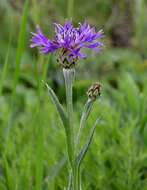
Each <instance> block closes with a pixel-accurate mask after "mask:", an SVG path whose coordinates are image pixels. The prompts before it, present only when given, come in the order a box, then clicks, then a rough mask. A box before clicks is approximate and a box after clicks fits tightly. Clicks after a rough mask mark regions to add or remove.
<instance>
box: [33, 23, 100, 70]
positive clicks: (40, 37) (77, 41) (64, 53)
mask: <svg viewBox="0 0 147 190" xmlns="http://www.w3.org/2000/svg"><path fill="white" fill-rule="evenodd" d="M54 26H55V37H54V39H53V40H50V39H48V38H47V37H46V36H45V35H44V34H43V33H42V31H41V29H40V27H39V26H37V32H36V33H32V39H31V47H32V48H34V47H38V48H39V50H40V52H41V53H43V54H49V53H53V52H56V51H58V50H59V56H58V62H60V63H61V64H62V65H63V67H64V68H70V67H71V66H73V65H74V64H75V63H76V62H77V60H78V59H83V58H85V57H86V55H85V54H84V53H83V52H82V51H81V50H82V49H85V48H89V49H92V50H95V51H96V52H99V51H100V50H101V48H102V46H103V43H101V42H100V41H99V39H100V38H102V37H103V31H102V30H100V31H98V32H96V30H95V28H94V27H90V26H89V24H88V23H86V22H85V23H84V24H81V23H79V27H77V28H75V27H73V25H72V21H67V22H66V23H65V24H64V26H62V25H60V24H57V23H54Z"/></svg>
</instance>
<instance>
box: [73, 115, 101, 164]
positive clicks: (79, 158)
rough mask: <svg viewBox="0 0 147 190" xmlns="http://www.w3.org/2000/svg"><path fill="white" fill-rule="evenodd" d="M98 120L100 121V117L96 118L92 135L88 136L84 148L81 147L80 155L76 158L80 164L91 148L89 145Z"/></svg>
mask: <svg viewBox="0 0 147 190" xmlns="http://www.w3.org/2000/svg"><path fill="white" fill-rule="evenodd" d="M98 121H99V118H98V119H97V120H96V122H95V124H94V125H93V127H92V129H91V131H90V135H89V137H88V138H87V142H86V143H85V145H84V146H83V148H82V149H81V151H80V153H79V155H78V156H77V159H76V162H77V164H78V166H80V164H81V162H82V160H83V159H84V157H85V155H86V153H87V151H88V149H89V146H90V144H91V142H92V139H93V135H94V132H95V129H96V126H97V124H98Z"/></svg>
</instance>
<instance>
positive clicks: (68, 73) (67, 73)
mask: <svg viewBox="0 0 147 190" xmlns="http://www.w3.org/2000/svg"><path fill="white" fill-rule="evenodd" d="M63 75H64V79H65V86H66V104H67V116H68V122H69V133H68V135H67V147H68V157H69V162H70V166H71V170H72V187H73V190H78V175H77V174H78V173H77V166H76V162H75V151H74V148H75V147H74V128H73V127H74V126H73V101H72V94H73V92H72V88H73V82H74V78H75V69H63Z"/></svg>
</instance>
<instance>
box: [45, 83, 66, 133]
mask: <svg viewBox="0 0 147 190" xmlns="http://www.w3.org/2000/svg"><path fill="white" fill-rule="evenodd" d="M45 85H46V87H47V89H48V92H49V95H50V97H51V99H52V101H53V103H54V104H55V107H56V109H57V111H58V113H59V115H60V118H61V120H62V122H63V125H64V127H65V131H68V118H67V115H66V113H65V111H64V109H63V107H62V105H61V104H60V102H59V99H58V98H57V96H56V94H55V93H54V91H53V90H52V89H51V87H49V86H48V84H47V83H45Z"/></svg>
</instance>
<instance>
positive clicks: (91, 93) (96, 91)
mask: <svg viewBox="0 0 147 190" xmlns="http://www.w3.org/2000/svg"><path fill="white" fill-rule="evenodd" d="M87 95H88V98H89V99H90V100H92V101H95V100H96V99H97V97H98V96H100V95H101V85H100V83H98V82H95V83H94V84H93V85H92V86H91V87H90V88H89V89H88V91H87Z"/></svg>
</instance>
